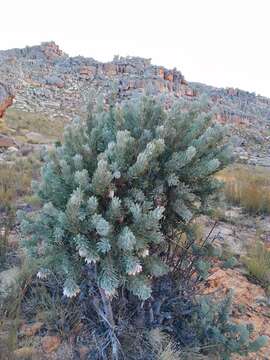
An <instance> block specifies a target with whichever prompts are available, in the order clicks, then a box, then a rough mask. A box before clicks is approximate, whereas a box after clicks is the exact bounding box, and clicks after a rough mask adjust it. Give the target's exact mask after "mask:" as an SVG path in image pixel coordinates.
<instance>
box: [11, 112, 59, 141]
mask: <svg viewBox="0 0 270 360" xmlns="http://www.w3.org/2000/svg"><path fill="white" fill-rule="evenodd" d="M5 122H6V126H8V127H9V128H11V129H14V130H15V131H16V135H17V136H22V135H23V133H24V132H25V131H29V132H30V131H33V132H37V133H39V134H41V135H43V136H45V137H47V138H49V139H61V138H62V135H63V131H64V126H65V124H66V119H64V118H60V117H59V118H54V119H50V118H48V117H47V116H46V115H44V114H39V113H30V112H26V111H19V110H16V109H8V111H7V112H6V116H5Z"/></svg>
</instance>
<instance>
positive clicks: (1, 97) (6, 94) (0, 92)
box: [0, 83, 14, 118]
mask: <svg viewBox="0 0 270 360" xmlns="http://www.w3.org/2000/svg"><path fill="white" fill-rule="evenodd" d="M13 99H14V96H13V95H12V94H11V92H10V91H9V90H8V88H7V86H5V85H4V84H2V83H0V118H2V117H3V116H4V113H5V111H6V109H7V108H8V107H9V106H11V105H12V103H13Z"/></svg>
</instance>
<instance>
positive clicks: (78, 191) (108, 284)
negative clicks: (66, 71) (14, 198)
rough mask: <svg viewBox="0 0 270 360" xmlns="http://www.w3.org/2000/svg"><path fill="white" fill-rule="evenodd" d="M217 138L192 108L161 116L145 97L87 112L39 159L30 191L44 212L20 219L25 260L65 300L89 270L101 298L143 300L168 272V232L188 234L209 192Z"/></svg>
mask: <svg viewBox="0 0 270 360" xmlns="http://www.w3.org/2000/svg"><path fill="white" fill-rule="evenodd" d="M224 139H225V132H224V128H223V127H222V126H221V125H217V124H212V123H211V114H210V113H209V112H208V111H207V109H206V110H204V108H203V107H202V106H201V105H200V104H199V103H196V102H194V104H185V103H177V104H176V105H175V106H173V107H172V109H171V110H169V111H165V110H164V107H163V104H162V102H161V101H158V100H153V99H150V98H143V99H142V100H140V101H136V102H127V103H126V104H125V105H122V106H120V105H119V106H114V107H111V108H110V110H109V111H102V112H95V111H93V110H90V112H89V116H88V119H87V120H86V121H82V120H79V121H78V120H76V121H74V122H73V123H72V124H71V125H70V126H68V127H67V128H66V129H65V134H64V141H63V144H62V145H61V146H58V147H56V148H55V149H54V150H53V151H52V152H50V153H49V154H48V155H47V158H46V162H45V165H44V167H43V169H42V174H41V175H42V176H41V181H40V183H39V184H36V188H37V193H38V195H39V197H40V198H41V200H42V202H43V207H42V209H41V210H40V212H39V213H38V214H37V215H36V216H34V217H30V216H28V217H26V218H25V219H24V220H23V221H22V229H23V230H24V233H25V236H26V237H28V239H29V237H30V239H29V240H28V241H26V244H27V246H28V248H29V250H30V253H31V255H32V256H34V257H40V258H42V259H43V269H46V271H47V270H48V269H49V270H50V271H52V272H55V273H57V274H58V275H61V276H62V277H63V278H64V294H65V295H67V296H73V295H76V294H77V293H78V292H79V291H80V282H81V281H82V280H83V275H82V269H83V267H84V266H85V265H86V264H88V266H91V267H93V268H94V269H95V274H96V283H97V285H98V286H99V287H100V288H102V289H103V290H104V291H105V293H106V294H108V295H113V294H115V293H116V292H117V290H118V289H119V288H120V287H122V286H124V287H125V288H127V289H129V290H130V291H131V292H132V293H133V294H135V295H137V296H139V297H140V298H141V299H147V298H149V297H150V295H151V282H152V281H153V279H154V278H155V277H157V276H161V275H164V274H166V273H167V272H169V271H170V266H168V264H166V263H164V262H163V259H164V256H163V257H162V256H161V253H162V252H163V253H164V251H166V249H167V245H168V239H169V237H170V232H171V229H172V228H173V229H174V230H175V231H176V232H177V231H178V230H183V229H184V228H186V227H187V226H188V224H189V222H190V220H191V219H193V218H194V216H196V215H197V214H200V213H201V212H202V211H203V207H204V204H205V201H207V199H208V198H209V195H211V194H212V193H213V191H215V189H216V187H217V183H216V181H215V180H213V178H212V175H213V174H214V173H215V172H216V171H218V170H219V169H221V168H222V167H223V166H224V165H225V164H226V163H227V161H228V156H227V150H228V149H227V148H228V146H227V145H225V144H224Z"/></svg>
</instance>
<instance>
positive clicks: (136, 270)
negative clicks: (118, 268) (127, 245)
mask: <svg viewBox="0 0 270 360" xmlns="http://www.w3.org/2000/svg"><path fill="white" fill-rule="evenodd" d="M140 272H142V265H140V264H137V265H136V266H135V267H134V269H133V270H132V271H129V272H128V275H136V274H139V273H140Z"/></svg>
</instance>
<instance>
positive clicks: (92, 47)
mask: <svg viewBox="0 0 270 360" xmlns="http://www.w3.org/2000/svg"><path fill="white" fill-rule="evenodd" d="M51 40H53V41H55V42H56V43H57V44H58V45H59V46H60V48H61V49H62V50H64V51H65V52H66V53H68V54H69V55H72V56H76V55H83V56H89V57H93V58H95V59H96V60H99V61H110V60H112V58H113V56H114V55H122V56H126V55H130V56H142V57H146V58H151V59H152V63H153V64H156V65H163V66H165V67H168V68H174V67H176V68H177V69H178V70H180V71H181V72H182V73H183V75H184V76H185V78H186V79H187V80H188V81H196V82H202V83H205V84H208V85H213V86H219V87H237V88H240V89H243V90H247V91H250V92H256V93H257V94H261V95H264V96H268V97H270V46H269V45H270V44H269V43H270V0H155V1H154V0H133V1H131V0H43V1H42V0H12V1H1V26H0V49H2V50H4V49H9V48H14V47H17V48H21V47H25V46H26V45H29V46H31V45H37V44H39V43H41V42H43V41H51Z"/></svg>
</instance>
